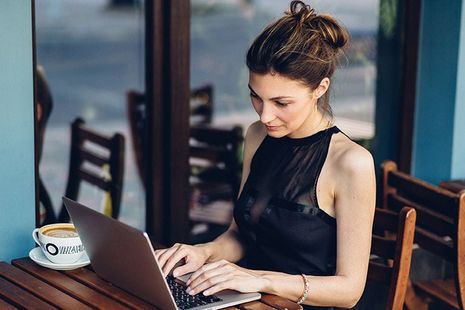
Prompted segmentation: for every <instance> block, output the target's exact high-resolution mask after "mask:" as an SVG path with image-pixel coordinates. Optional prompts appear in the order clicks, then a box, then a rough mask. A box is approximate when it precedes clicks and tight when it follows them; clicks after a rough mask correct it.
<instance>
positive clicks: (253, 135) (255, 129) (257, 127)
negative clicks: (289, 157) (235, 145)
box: [245, 121, 266, 149]
mask: <svg viewBox="0 0 465 310" xmlns="http://www.w3.org/2000/svg"><path fill="white" fill-rule="evenodd" d="M265 136H266V129H265V127H264V126H263V124H262V123H261V122H260V121H256V122H254V123H252V124H251V125H250V126H249V128H248V129H247V132H246V134H245V143H246V146H247V147H249V148H251V149H256V148H258V145H260V143H261V142H262V141H263V139H264V138H265Z"/></svg>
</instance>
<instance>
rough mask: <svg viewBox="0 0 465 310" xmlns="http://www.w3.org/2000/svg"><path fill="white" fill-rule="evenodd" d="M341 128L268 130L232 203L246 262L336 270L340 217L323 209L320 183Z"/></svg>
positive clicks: (288, 269) (309, 271)
mask: <svg viewBox="0 0 465 310" xmlns="http://www.w3.org/2000/svg"><path fill="white" fill-rule="evenodd" d="M338 132H339V129H338V128H337V127H331V128H328V129H326V130H323V131H320V132H317V133H315V134H313V135H311V136H308V137H305V138H299V139H292V138H289V137H283V138H273V137H270V136H266V137H265V139H264V140H263V142H262V143H261V145H260V146H259V147H258V149H257V151H256V152H255V155H254V157H253V158H252V161H251V164H250V174H249V176H248V178H247V181H246V183H245V184H244V188H243V190H242V193H241V195H240V196H239V198H238V200H237V202H236V205H235V208H234V219H235V221H236V223H237V226H238V228H239V233H240V237H241V239H242V241H243V244H244V245H245V258H244V265H245V266H246V267H247V268H251V269H260V270H270V271H279V272H285V273H289V274H302V273H303V274H306V275H315V276H329V275H334V273H335V270H336V220H335V218H333V217H332V216H330V215H328V214H327V213H325V212H324V211H323V210H321V209H319V207H318V201H317V197H316V186H317V181H318V177H319V175H320V172H321V169H322V167H323V164H324V162H325V160H326V156H327V154H328V148H329V144H330V141H331V137H332V135H333V134H335V133H338ZM309 294H310V295H311V292H309ZM304 309H332V308H321V307H310V306H305V307H304Z"/></svg>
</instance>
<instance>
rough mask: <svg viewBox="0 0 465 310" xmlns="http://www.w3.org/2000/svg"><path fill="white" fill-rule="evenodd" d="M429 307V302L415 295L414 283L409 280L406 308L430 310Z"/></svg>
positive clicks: (410, 309) (409, 309)
mask: <svg viewBox="0 0 465 310" xmlns="http://www.w3.org/2000/svg"><path fill="white" fill-rule="evenodd" d="M428 307H429V305H428V302H427V301H426V300H424V299H423V298H421V297H420V296H418V295H417V294H416V293H415V290H414V288H413V285H412V282H411V281H410V280H409V281H408V284H407V292H406V293H405V302H404V308H405V309H408V310H428Z"/></svg>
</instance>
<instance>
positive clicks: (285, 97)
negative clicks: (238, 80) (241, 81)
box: [247, 84, 293, 100]
mask: <svg viewBox="0 0 465 310" xmlns="http://www.w3.org/2000/svg"><path fill="white" fill-rule="evenodd" d="M247 86H248V87H249V89H250V91H251V92H252V93H253V94H254V95H256V96H258V94H257V93H256V92H255V90H253V88H252V86H250V84H248V85H247ZM291 98H293V97H292V96H277V97H273V98H270V100H280V99H291Z"/></svg>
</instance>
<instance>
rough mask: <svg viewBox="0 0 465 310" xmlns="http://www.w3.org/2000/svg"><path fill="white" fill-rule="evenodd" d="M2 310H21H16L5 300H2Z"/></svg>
mask: <svg viewBox="0 0 465 310" xmlns="http://www.w3.org/2000/svg"><path fill="white" fill-rule="evenodd" d="M0 309H2V310H15V309H19V308H16V307H15V306H13V305H12V304H9V303H7V302H6V301H4V300H3V299H1V298H0Z"/></svg>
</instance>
